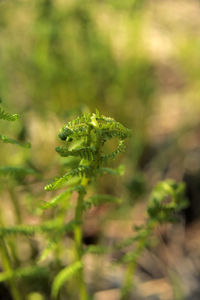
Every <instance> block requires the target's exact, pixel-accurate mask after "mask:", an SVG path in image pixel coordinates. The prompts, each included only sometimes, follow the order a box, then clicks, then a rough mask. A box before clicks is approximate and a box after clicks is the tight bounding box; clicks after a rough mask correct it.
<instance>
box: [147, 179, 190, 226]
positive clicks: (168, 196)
mask: <svg viewBox="0 0 200 300" xmlns="http://www.w3.org/2000/svg"><path fill="white" fill-rule="evenodd" d="M187 205H188V202H187V200H186V198H185V184H184V183H183V182H180V183H176V182H175V181H174V180H165V181H162V182H160V183H158V184H157V185H156V187H155V188H154V190H153V192H152V195H151V198H150V200H149V205H148V208H147V212H148V215H149V216H150V218H151V219H153V220H157V221H158V222H173V221H175V220H176V218H175V214H176V213H177V212H179V211H180V210H182V209H183V208H185V207H187Z"/></svg>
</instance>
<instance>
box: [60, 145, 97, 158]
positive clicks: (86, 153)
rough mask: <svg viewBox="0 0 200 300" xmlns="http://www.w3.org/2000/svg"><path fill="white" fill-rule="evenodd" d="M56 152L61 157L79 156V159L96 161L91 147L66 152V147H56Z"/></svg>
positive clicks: (94, 151) (94, 152)
mask: <svg viewBox="0 0 200 300" xmlns="http://www.w3.org/2000/svg"><path fill="white" fill-rule="evenodd" d="M56 151H57V152H58V153H59V154H60V155H61V156H63V157H67V156H79V157H80V158H84V159H88V160H95V159H96V150H95V149H94V148H92V147H84V148H78V149H74V150H68V148H67V147H56Z"/></svg>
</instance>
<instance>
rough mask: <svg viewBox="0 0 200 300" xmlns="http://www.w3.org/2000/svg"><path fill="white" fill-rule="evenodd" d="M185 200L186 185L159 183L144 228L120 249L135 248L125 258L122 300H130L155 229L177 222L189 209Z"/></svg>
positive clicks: (170, 181) (169, 182) (168, 182)
mask: <svg viewBox="0 0 200 300" xmlns="http://www.w3.org/2000/svg"><path fill="white" fill-rule="evenodd" d="M187 205H188V202H187V200H186V198H185V185H184V183H183V182H180V183H176V182H175V181H174V180H170V179H168V180H165V181H162V182H159V183H158V184H157V185H156V186H155V188H154V189H153V192H152V194H151V197H150V200H149V203H148V206H147V215H148V217H147V220H146V223H145V224H143V225H142V226H139V227H135V230H136V232H137V233H136V234H135V235H134V236H133V237H130V238H129V239H126V240H124V241H123V242H122V243H121V245H119V247H120V248H121V247H122V248H123V247H127V246H129V247H130V246H131V245H132V246H133V250H132V251H129V252H127V253H126V254H125V256H124V257H123V263H125V264H127V268H126V274H125V278H124V283H123V286H122V289H121V297H120V300H130V299H132V297H131V292H132V287H133V281H134V280H133V279H134V273H135V268H136V266H137V262H138V259H139V257H140V256H141V254H142V252H143V251H144V250H145V248H147V247H148V246H149V244H150V240H151V237H152V235H153V232H154V229H155V228H156V227H157V226H159V225H160V224H163V223H173V222H175V221H176V220H177V213H178V212H180V211H181V210H182V209H184V208H185V207H187Z"/></svg>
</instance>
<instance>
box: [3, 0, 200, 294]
mask: <svg viewBox="0 0 200 300" xmlns="http://www.w3.org/2000/svg"><path fill="white" fill-rule="evenodd" d="M199 15H200V3H199V1H197V0H190V1H187V0H177V1H173V0H165V1H162V0H154V1H151V0H149V1H147V0H124V1H120V0H107V1H103V0H102V1H97V0H96V1H95V0H85V1H81V0H66V1H64V0H34V1H30V0H29V1H27V0H12V1H11V0H1V1H0V97H1V99H2V101H3V102H2V104H3V105H4V107H5V108H6V109H7V110H9V111H11V112H13V113H19V114H20V121H19V122H18V123H15V124H14V123H13V124H11V125H10V126H9V128H8V125H7V124H4V123H2V124H1V127H2V131H5V132H6V133H8V134H9V133H10V135H11V136H13V137H18V140H20V141H22V142H24V141H27V140H28V141H30V142H31V144H32V147H31V149H30V150H28V149H19V148H15V147H13V146H9V145H1V148H0V161H1V165H6V164H9V165H16V166H18V165H24V166H27V167H30V168H32V169H34V170H36V171H37V172H39V174H40V176H39V178H38V177H36V178H30V179H27V181H26V182H24V185H22V184H21V183H20V185H19V186H18V187H16V185H15V183H9V184H8V182H7V181H6V180H4V181H5V182H4V185H9V187H8V189H7V191H6V192H3V191H1V197H2V199H3V198H4V199H8V200H9V199H10V198H12V196H13V195H12V193H13V190H14V192H15V197H16V195H17V197H19V199H20V203H21V204H20V205H21V207H22V216H21V219H18V222H22V220H23V222H26V221H27V222H29V223H30V222H33V223H34V222H37V218H38V211H37V204H38V202H39V201H41V199H43V200H48V199H49V197H50V196H49V194H48V195H46V193H45V192H44V191H43V186H44V185H45V183H46V182H47V181H48V180H50V179H51V178H53V177H54V176H55V175H56V174H57V173H58V172H60V174H62V172H63V161H62V160H61V159H60V158H59V157H58V156H57V155H56V153H55V150H54V149H55V146H56V145H58V143H59V141H58V138H57V133H58V130H59V128H60V127H61V126H63V124H64V123H65V122H66V121H69V120H71V119H72V118H74V117H75V116H78V115H80V114H81V113H84V112H88V111H95V109H96V108H97V109H98V110H99V111H100V112H101V113H102V114H104V115H106V116H110V117H114V118H115V119H116V120H118V121H120V122H122V123H123V124H124V125H125V126H127V127H129V128H131V129H132V132H133V134H132V138H131V139H130V140H129V141H128V143H127V144H128V148H127V152H126V154H124V155H122V156H121V158H120V159H119V160H118V161H117V162H116V163H115V164H116V165H117V164H118V163H119V162H120V163H123V164H124V165H125V170H126V172H125V175H124V177H123V179H118V178H117V179H116V178H109V179H106V180H103V179H102V180H101V181H100V182H99V183H98V185H97V186H96V189H97V190H98V191H99V192H102V191H103V192H107V193H110V194H113V195H120V196H121V197H122V198H123V205H122V206H121V208H118V210H117V211H113V210H112V213H111V212H109V210H108V209H107V208H104V207H103V208H101V209H99V210H95V211H93V212H92V213H91V214H90V215H89V216H88V218H87V221H86V228H85V241H86V242H87V243H92V242H94V241H95V240H96V239H98V238H99V236H101V238H102V237H103V238H104V240H106V241H108V242H109V241H110V240H113V239H118V238H121V237H124V236H129V234H130V232H131V230H132V225H133V223H135V224H138V223H139V224H140V223H142V222H143V220H144V218H145V206H146V201H147V200H148V197H149V193H150V191H151V189H152V187H153V186H154V185H155V184H156V182H157V181H160V180H164V179H165V178H173V179H175V180H177V181H181V180H184V181H185V182H186V187H187V196H188V199H189V201H190V206H189V207H188V209H187V210H186V211H185V212H184V213H183V220H182V223H181V225H177V226H175V227H173V230H172V229H170V228H169V229H168V228H161V229H160V232H158V236H159V238H160V240H161V243H160V244H159V245H160V246H157V248H155V250H152V251H149V252H148V251H146V254H145V255H144V256H143V257H142V258H141V262H140V265H139V268H138V269H139V270H138V275H137V276H138V278H137V282H138V284H137V286H138V296H137V298H136V299H137V300H138V299H153V300H154V299H155V300H156V299H163V300H174V299H177V300H178V299H187V300H195V299H199V297H200V283H199V280H200V261H199V258H200V240H199V237H198V235H199V231H200V227H199V216H200V202H199V200H200V199H199V196H200V164H199V162H200V145H199V138H200V18H199ZM0 205H1V209H2V211H4V210H5V207H7V206H8V208H9V209H8V210H7V214H8V216H7V217H5V223H7V224H14V223H15V221H16V220H13V217H12V201H11V204H9V201H8V203H7V204H5V202H3V201H1V204H0ZM6 205H7V206H6ZM9 211H11V212H9ZM33 214H35V216H33ZM170 230H171V231H170ZM22 245H23V243H22ZM21 247H22V246H21ZM24 247H25V248H26V245H25V243H24ZM25 248H23V249H22V252H24V251H25V250H24V249H25ZM26 251H27V261H28V260H29V259H30V257H29V252H28V250H26ZM20 259H22V257H21V258H20ZM24 260H25V258H24ZM91 260H92V259H91V258H88V264H89V263H90V264H93V262H91ZM111 260H112V259H111V258H110V257H104V258H103V259H102V262H101V263H102V264H104V265H105V274H106V278H107V281H106V283H105V282H104V285H105V287H106V288H105V290H103V291H98V287H97V292H96V296H95V297H96V298H95V300H99V299H109V300H111V299H117V297H118V296H117V293H118V290H117V288H115V287H116V285H115V284H114V285H112V282H113V281H114V282H115V283H116V281H119V280H120V279H119V278H121V277H120V276H122V277H123V275H121V269H119V270H118V271H117V272H116V270H114V271H113V269H112V268H111V266H110V261H111ZM116 274H117V275H116ZM114 275H115V276H116V277H117V278H114ZM40 296H41V297H43V296H42V292H41V295H40ZM40 296H37V295H36V296H34V295H32V296H30V297H40ZM195 297H196V298H195ZM30 299H32V298H30ZM35 299H36V298H34V300H35ZM37 299H39V298H37ZM41 299H43V298H41Z"/></svg>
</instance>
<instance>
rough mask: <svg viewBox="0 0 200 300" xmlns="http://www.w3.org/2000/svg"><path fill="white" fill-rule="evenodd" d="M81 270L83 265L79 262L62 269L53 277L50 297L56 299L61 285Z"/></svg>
mask: <svg viewBox="0 0 200 300" xmlns="http://www.w3.org/2000/svg"><path fill="white" fill-rule="evenodd" d="M82 268H83V263H82V262H81V261H77V262H75V263H74V264H73V265H70V266H67V267H66V268H64V269H62V270H61V271H60V272H59V273H58V274H57V275H56V277H55V279H54V281H53V285H52V297H53V298H56V297H57V296H58V293H59V290H60V288H61V287H62V286H63V284H64V283H65V282H66V281H67V280H69V279H70V278H71V277H72V276H74V275H75V274H76V273H77V272H78V271H80V270H81V269H82Z"/></svg>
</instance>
